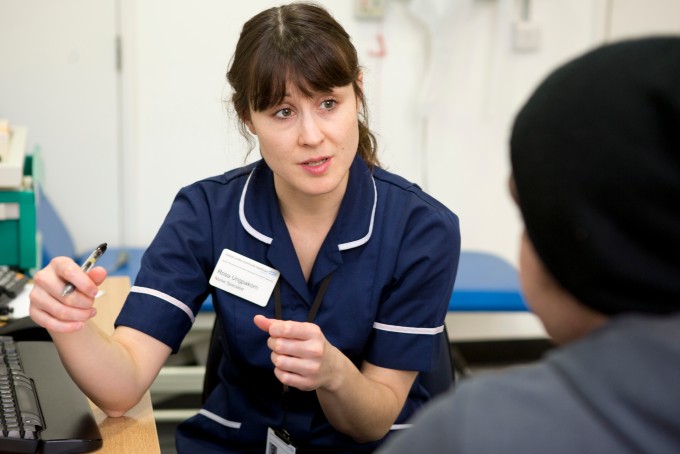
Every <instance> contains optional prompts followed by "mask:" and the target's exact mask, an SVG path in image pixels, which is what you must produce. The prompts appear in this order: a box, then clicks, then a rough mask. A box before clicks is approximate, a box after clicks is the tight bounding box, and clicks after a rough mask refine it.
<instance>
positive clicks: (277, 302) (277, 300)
mask: <svg viewBox="0 0 680 454" xmlns="http://www.w3.org/2000/svg"><path fill="white" fill-rule="evenodd" d="M332 277H333V273H331V274H329V275H328V276H326V277H325V278H324V280H323V282H321V287H319V291H318V292H317V293H316V296H315V297H314V302H313V303H312V307H311V308H310V309H309V313H308V314H307V323H312V322H313V321H314V319H315V318H316V314H317V312H319V308H320V307H321V302H322V301H323V297H324V296H325V295H326V290H328V285H329V284H330V283H331V278H332ZM281 308H282V304H281V278H279V280H277V281H276V285H275V286H274V317H275V318H276V319H277V320H283V315H282V309H281Z"/></svg>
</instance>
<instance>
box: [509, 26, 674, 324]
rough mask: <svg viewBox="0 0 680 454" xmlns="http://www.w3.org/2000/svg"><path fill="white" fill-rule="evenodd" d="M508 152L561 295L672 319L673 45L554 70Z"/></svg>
mask: <svg viewBox="0 0 680 454" xmlns="http://www.w3.org/2000/svg"><path fill="white" fill-rule="evenodd" d="M510 149H511V152H510V155H511V162H512V171H513V176H514V179H515V184H516V186H517V193H518V197H519V205H520V210H521V212H522V216H523V218H524V222H525V225H526V229H527V233H528V235H529V238H530V240H531V242H532V243H533V245H534V247H535V249H536V252H537V253H538V255H539V257H540V258H541V260H542V261H543V263H544V264H545V266H546V268H547V269H548V270H549V271H550V272H551V274H552V275H553V276H554V277H555V278H556V279H557V281H558V282H560V284H561V285H562V286H563V287H564V288H566V289H567V290H568V291H569V292H570V293H572V294H573V295H574V296H575V297H576V298H577V299H578V300H579V301H581V302H582V303H583V304H585V305H587V306H590V307H591V308H593V309H595V310H597V311H599V312H602V313H605V314H610V315H613V314H618V313H623V312H647V313H672V312H678V311H680V38H678V37H655V38H643V39H635V40H628V41H622V42H618V43H614V44H609V45H605V46H603V47H600V48H597V49H595V50H593V51H590V52H588V53H586V54H585V55H583V56H581V57H579V58H577V59H575V60H572V61H571V62H569V63H567V64H565V65H564V66H562V67H560V68H559V69H557V70H556V71H554V72H553V73H552V74H551V75H550V76H548V78H547V79H546V80H545V81H544V82H543V83H542V84H541V85H540V86H539V87H538V89H537V90H536V91H535V92H534V94H533V95H532V96H531V97H530V99H529V100H528V101H527V103H526V104H525V105H524V107H523V108H522V109H521V111H520V112H519V114H518V115H517V117H516V119H515V123H514V127H513V131H512V138H511V140H510Z"/></svg>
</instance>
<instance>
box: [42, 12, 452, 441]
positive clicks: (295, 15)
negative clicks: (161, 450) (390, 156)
mask: <svg viewBox="0 0 680 454" xmlns="http://www.w3.org/2000/svg"><path fill="white" fill-rule="evenodd" d="M227 78H228V80H229V83H230V85H231V87H232V89H233V97H232V102H233V106H234V108H235V111H236V113H237V114H238V117H239V120H240V125H241V129H242V132H243V134H244V135H245V136H246V138H247V139H250V140H251V142H252V141H253V137H256V138H257V143H258V145H259V151H260V153H261V156H262V159H261V160H259V161H257V162H255V163H253V164H251V165H247V166H245V167H243V168H239V169H235V170H231V171H229V172H227V173H225V174H222V175H218V176H215V177H212V178H207V179H205V180H202V181H199V182H196V183H194V184H192V185H190V186H188V187H185V188H182V189H181V190H180V191H179V193H178V194H177V196H176V198H175V200H174V202H173V204H172V206H171V207H170V211H169V213H168V215H167V217H166V219H165V221H164V223H163V225H162V226H161V228H160V230H159V232H158V234H157V236H156V237H155V239H154V240H153V242H152V243H151V245H150V246H149V248H148V250H147V252H146V253H145V255H144V257H143V259H142V264H141V269H140V271H139V274H138V277H137V279H136V281H135V283H134V286H133V287H132V289H131V292H130V294H129V296H128V298H127V300H126V302H125V304H124V307H123V309H122V311H121V313H120V315H119V317H118V319H117V321H116V329H115V332H114V334H113V335H112V336H111V337H109V338H107V337H106V336H105V335H103V334H102V333H101V332H98V331H97V330H96V329H95V328H94V327H93V326H92V324H91V322H90V319H91V318H92V317H94V316H95V315H96V314H95V311H94V309H93V308H92V305H93V297H94V295H95V294H96V291H97V285H98V284H100V283H101V282H102V281H103V280H104V279H105V277H106V272H105V270H104V269H102V268H101V267H95V268H93V269H92V270H91V271H90V272H89V273H88V274H85V273H84V272H82V271H81V270H80V268H79V267H78V265H77V264H76V263H74V262H73V261H71V260H70V259H68V258H64V257H62V258H57V259H54V260H53V261H52V262H51V263H50V264H49V265H48V266H47V267H46V268H45V269H43V270H41V271H40V272H38V273H36V275H35V287H34V289H33V291H32V293H31V301H32V304H31V317H32V318H33V320H34V321H36V322H37V323H38V324H40V325H41V326H44V327H45V328H47V329H48V330H49V332H50V334H51V335H52V337H53V339H54V342H55V344H56V345H57V347H58V349H59V352H60V354H61V356H62V358H63V361H64V362H65V363H66V365H67V367H68V370H69V372H70V373H71V374H72V376H73V378H74V380H76V381H77V382H78V384H79V385H80V386H81V388H82V389H83V390H84V391H85V393H86V394H87V395H88V396H89V397H90V398H91V399H92V400H93V401H94V402H95V403H96V404H97V405H98V406H100V407H101V408H102V409H103V410H104V411H106V413H107V414H109V415H110V416H120V415H123V414H124V413H125V412H126V411H127V410H128V409H130V408H131V407H132V406H134V405H135V404H136V403H137V402H138V401H139V399H140V398H141V396H142V395H143V394H144V393H145V392H146V391H147V390H148V388H149V386H150V385H151V383H152V382H153V380H154V379H155V377H156V375H157V374H158V372H159V370H160V368H161V367H162V366H163V364H164V363H165V361H166V359H167V358H168V356H169V355H170V354H172V353H173V352H176V351H177V350H178V349H179V347H180V344H181V342H182V339H183V338H184V336H185V335H186V334H187V332H188V331H189V330H190V329H191V326H192V323H193V322H194V320H195V316H196V314H197V313H198V311H199V309H200V307H201V304H202V303H203V302H204V301H205V299H206V297H208V295H211V296H212V300H213V303H214V306H215V311H216V314H217V317H218V320H219V322H220V324H221V327H222V331H223V332H222V339H223V340H224V342H223V347H224V354H223V357H222V358H221V362H220V368H219V369H220V374H219V375H220V383H219V384H218V385H217V386H216V388H215V389H214V390H213V391H212V393H211V394H210V396H209V397H208V399H207V401H206V402H205V404H204V407H203V408H202V409H201V410H200V412H199V413H198V414H197V415H195V416H194V417H192V418H191V419H189V420H188V421H186V422H184V423H183V424H181V425H180V427H179V428H178V433H177V449H178V451H179V452H187V453H195V452H201V453H206V452H225V453H226V452H265V449H266V450H267V452H273V447H277V448H278V449H281V450H282V451H281V452H284V451H283V449H284V448H290V449H293V448H292V446H295V447H296V448H297V452H310V451H322V452H371V451H373V450H374V449H375V448H376V447H377V446H378V445H379V444H380V443H381V442H382V440H384V438H385V437H386V436H387V435H388V434H389V433H390V432H392V431H394V430H399V429H403V428H404V427H408V426H407V425H406V424H404V423H405V422H406V420H407V419H408V418H409V417H410V416H411V415H412V414H414V412H415V411H417V409H418V408H420V407H421V406H422V405H423V404H424V403H425V402H426V401H427V400H428V399H429V398H430V396H429V395H428V393H427V391H426V390H425V389H424V388H423V387H422V386H421V385H420V383H419V381H418V372H419V371H429V370H431V369H432V368H433V362H434V358H435V357H436V355H435V352H436V348H435V346H436V345H439V342H438V341H439V336H442V335H443V333H442V332H443V325H444V316H445V314H446V310H447V306H448V300H449V297H450V295H451V291H452V289H453V283H454V279H455V275H456V270H457V267H458V257H459V252H460V234H459V226H458V218H457V217H456V215H455V214H453V213H452V212H451V211H450V210H449V209H447V208H446V207H445V206H443V205H442V204H441V203H439V202H438V201H437V200H435V199H433V198H432V197H430V196H428V195H427V194H425V193H424V192H423V191H422V190H421V189H420V188H419V187H418V186H416V185H414V184H412V183H409V182H408V181H406V180H405V179H403V178H401V177H399V176H397V175H394V174H391V173H389V172H387V171H385V170H383V169H381V168H380V164H379V161H378V159H377V155H376V141H375V137H374V135H373V134H372V133H371V131H370V130H369V128H368V126H367V121H366V105H365V98H364V93H363V85H362V73H361V69H360V67H359V65H358V59H357V53H356V50H355V48H354V46H353V45H352V43H351V41H350V37H349V36H348V35H347V33H346V32H345V30H344V29H343V28H342V26H340V25H339V24H338V23H337V22H336V21H335V20H334V19H333V17H332V16H331V15H330V14H329V13H328V12H327V11H326V10H324V9H323V8H321V7H319V6H314V5H311V4H304V3H292V4H289V5H285V6H280V7H275V8H271V9H268V10H266V11H263V12H261V13H260V14H257V15H256V16H254V17H253V18H252V19H251V20H249V21H248V22H246V24H245V25H244V26H243V29H242V31H241V35H240V38H239V41H238V44H237V46H236V51H235V54H234V56H233V59H232V61H231V64H230V67H229V70H228V72H227ZM67 282H71V283H72V284H73V285H74V286H75V287H76V291H75V292H73V293H72V294H70V295H68V296H65V297H64V296H62V290H63V288H64V285H65V284H66V283H67ZM289 444H290V445H291V446H288V445H289ZM289 452H292V451H289Z"/></svg>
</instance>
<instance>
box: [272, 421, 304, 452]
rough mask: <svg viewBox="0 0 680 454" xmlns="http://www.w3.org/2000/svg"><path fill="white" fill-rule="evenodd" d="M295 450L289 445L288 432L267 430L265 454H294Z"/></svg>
mask: <svg viewBox="0 0 680 454" xmlns="http://www.w3.org/2000/svg"><path fill="white" fill-rule="evenodd" d="M296 450H297V449H296V448H295V446H294V445H293V443H291V441H290V436H289V435H288V432H286V431H281V430H274V429H272V428H271V427H270V428H269V429H267V448H266V450H265V454H295V451H296Z"/></svg>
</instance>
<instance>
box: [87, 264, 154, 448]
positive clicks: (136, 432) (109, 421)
mask: <svg viewBox="0 0 680 454" xmlns="http://www.w3.org/2000/svg"><path fill="white" fill-rule="evenodd" d="M100 290H102V292H103V294H102V295H101V296H100V297H99V298H97V301H96V302H95V307H96V308H97V315H96V316H95V318H94V321H95V322H96V323H97V325H98V326H99V327H100V328H101V329H103V330H104V331H106V332H109V333H111V332H113V323H114V321H115V320H116V316H117V315H118V312H120V309H121V307H122V306H123V302H124V301H125V297H126V296H127V294H128V293H129V291H130V280H129V279H128V278H127V277H118V276H112V277H109V278H107V279H106V281H105V282H104V283H103V284H102V285H101V286H100ZM90 407H92V412H93V413H94V417H95V419H96V420H97V424H98V425H99V430H100V431H101V433H102V438H103V440H104V446H103V447H102V449H100V450H99V451H97V453H98V454H99V453H111V454H121V453H123V454H125V453H132V454H137V453H144V454H147V453H148V454H154V453H158V454H160V452H161V451H160V444H159V442H158V433H157V432H156V422H155V421H154V417H153V407H152V405H151V397H150V396H149V393H148V392H147V393H146V394H145V395H144V397H143V398H142V400H141V401H140V402H139V403H138V404H137V405H136V406H135V407H134V408H132V409H131V410H130V411H129V412H127V413H126V414H125V416H121V417H119V418H109V417H108V416H106V414H105V413H104V412H103V411H102V410H100V409H99V407H97V406H96V405H95V404H93V403H92V402H90Z"/></svg>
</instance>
